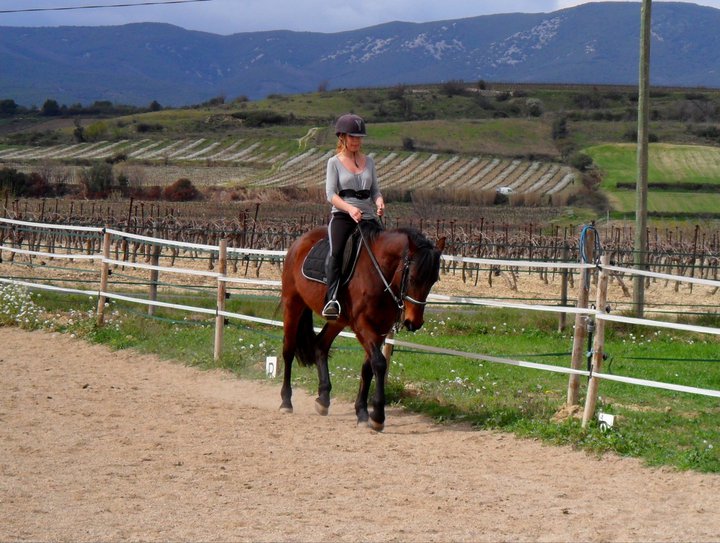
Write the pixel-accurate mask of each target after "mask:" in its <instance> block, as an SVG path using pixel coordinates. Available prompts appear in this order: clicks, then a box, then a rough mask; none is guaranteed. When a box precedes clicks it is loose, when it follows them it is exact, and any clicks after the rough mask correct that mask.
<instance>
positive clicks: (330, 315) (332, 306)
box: [322, 300, 340, 321]
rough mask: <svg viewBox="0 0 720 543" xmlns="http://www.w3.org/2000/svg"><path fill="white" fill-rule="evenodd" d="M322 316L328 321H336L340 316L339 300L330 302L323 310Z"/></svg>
mask: <svg viewBox="0 0 720 543" xmlns="http://www.w3.org/2000/svg"><path fill="white" fill-rule="evenodd" d="M322 316H323V317H325V318H326V319H328V320H331V321H332V320H335V319H337V318H338V317H339V316H340V303H339V302H338V301H337V300H330V301H329V302H328V303H326V304H325V307H323V310H322Z"/></svg>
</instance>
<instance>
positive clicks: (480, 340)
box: [33, 293, 720, 472]
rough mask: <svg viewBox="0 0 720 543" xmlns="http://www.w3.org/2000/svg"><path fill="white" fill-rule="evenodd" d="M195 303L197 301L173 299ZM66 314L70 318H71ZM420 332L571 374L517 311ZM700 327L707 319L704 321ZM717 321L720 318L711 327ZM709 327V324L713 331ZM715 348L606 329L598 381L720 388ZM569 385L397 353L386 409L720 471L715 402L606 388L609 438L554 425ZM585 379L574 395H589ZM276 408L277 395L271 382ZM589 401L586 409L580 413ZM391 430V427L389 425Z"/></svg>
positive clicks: (73, 328) (159, 342) (350, 384)
mask: <svg viewBox="0 0 720 543" xmlns="http://www.w3.org/2000/svg"><path fill="white" fill-rule="evenodd" d="M33 298H34V301H35V302H36V303H37V304H39V305H42V306H44V307H46V308H47V309H48V313H49V314H51V315H53V319H54V322H55V324H53V325H51V326H52V327H53V328H54V329H57V330H60V331H63V332H67V333H75V334H78V335H80V336H82V337H85V338H86V339H87V340H90V341H94V342H99V343H104V344H107V345H109V346H111V347H112V348H114V349H125V348H132V349H137V350H139V351H143V352H151V353H157V354H158V355H160V356H161V357H163V358H167V359H171V360H176V361H179V362H182V363H185V364H190V365H194V366H197V367H200V368H216V367H221V368H225V369H228V370H230V371H232V372H234V373H236V374H237V375H238V376H239V377H242V378H250V379H266V377H265V376H264V363H265V357H266V356H269V355H273V356H278V355H279V352H280V349H281V344H282V332H281V330H280V329H278V328H275V327H270V326H260V325H254V324H253V325H247V326H246V325H245V324H243V323H242V322H238V321H231V323H230V324H229V325H228V326H227V327H226V329H225V340H224V350H223V355H222V357H221V359H220V360H219V361H218V362H215V361H214V360H213V358H212V351H213V334H214V328H213V319H212V318H207V316H205V315H200V316H198V317H192V316H190V315H188V314H187V313H180V312H174V311H172V310H164V309H163V310H159V311H158V315H157V316H156V317H155V318H149V317H147V316H146V315H145V314H144V313H143V311H142V310H139V309H138V306H130V305H126V304H124V303H115V302H113V303H111V306H110V309H109V311H108V316H107V323H106V325H105V326H104V327H103V328H96V327H95V325H94V319H93V317H92V310H93V308H94V300H92V299H90V298H88V297H73V296H64V297H59V296H56V295H54V294H52V293H51V294H45V293H43V294H42V295H40V296H37V295H34V296H33ZM177 302H178V303H188V304H192V303H197V300H192V299H188V300H185V301H183V300H177ZM229 303H230V305H229V310H230V311H235V312H240V313H244V314H251V315H257V316H263V317H266V318H272V319H278V314H277V299H275V298H264V297H246V298H241V297H233V298H231V300H230V301H229ZM69 308H72V309H69ZM426 316H427V319H426V320H427V322H426V326H425V327H424V328H423V329H422V330H420V331H419V332H417V333H415V334H409V333H407V332H401V333H400V334H399V335H398V336H397V337H398V339H402V340H406V341H410V342H413V343H419V344H425V345H430V346H435V347H446V348H451V349H456V350H460V351H467V352H475V353H482V354H486V355H490V356H496V357H506V358H510V359H517V360H527V361H532V362H539V363H543V364H548V365H557V366H561V367H567V366H568V365H569V360H570V355H569V352H570V350H571V348H572V333H571V331H567V332H565V333H558V332H556V331H555V327H556V317H555V316H554V315H548V314H536V313H535V312H526V313H520V312H518V311H516V310H497V309H482V310H474V309H463V310H448V309H441V308H438V307H434V306H431V307H429V308H428V313H427V315H426ZM705 320H707V319H705ZM715 320H716V319H715ZM715 320H713V319H711V322H704V324H712V323H713V322H714V323H715V324H717V323H716V322H715ZM717 347H718V340H717V339H716V338H714V337H706V336H699V335H695V334H690V333H681V332H671V331H667V330H660V331H657V332H655V331H654V330H652V329H649V328H645V327H642V328H640V327H633V326H631V325H614V326H611V327H610V326H609V327H608V333H607V336H606V348H605V351H606V353H607V354H608V355H609V358H608V360H607V361H606V362H605V367H604V371H606V372H609V373H615V374H619V375H625V376H631V377H637V378H641V379H650V380H657V381H665V382H671V383H678V384H685V385H689V386H695V387H701V388H710V389H717V388H718V383H720V356H718V355H717V352H718V348H717ZM363 358H364V353H363V351H362V350H361V349H360V347H359V345H358V344H357V342H356V341H355V340H351V339H344V338H339V339H338V340H337V342H336V344H335V346H334V348H333V351H332V358H331V361H330V369H331V377H332V381H333V394H334V396H335V397H340V398H344V399H347V400H352V399H354V395H355V393H356V390H357V386H358V374H359V368H360V365H361V363H362V360H363ZM567 382H568V377H567V376H566V375H564V374H560V373H551V372H544V371H539V370H534V369H527V368H519V367H515V366H512V365H503V364H497V363H491V362H486V361H480V360H475V359H469V358H461V357H452V356H445V355H436V354H428V353H424V352H414V351H412V350H409V349H401V348H398V349H396V351H395V353H394V354H393V356H392V360H391V365H390V370H389V377H388V390H387V394H388V400H389V402H390V403H397V404H402V405H404V406H406V407H407V408H409V409H412V410H415V411H417V412H421V413H425V414H427V415H430V416H432V417H433V418H435V419H436V420H437V421H438V422H445V423H448V424H452V423H453V422H465V423H470V424H472V425H475V426H477V427H478V428H492V429H498V430H502V431H507V432H514V433H516V434H518V435H521V436H526V437H532V438H537V439H542V440H544V441H546V442H548V443H553V444H563V445H570V446H573V447H576V448H579V449H582V450H586V451H590V452H593V453H597V454H602V453H606V452H615V453H617V454H620V455H626V456H632V457H637V458H641V459H643V460H644V461H645V462H646V463H648V464H649V465H657V466H663V465H664V466H674V467H677V468H679V469H691V470H697V471H703V472H720V454H719V452H718V449H719V448H720V407H718V403H717V399H716V398H708V397H704V396H696V395H690V394H683V393H675V392H669V391H663V390H659V389H652V388H645V387H639V386H633V385H627V384H623V383H614V382H611V381H601V384H600V400H599V405H598V409H600V410H603V411H605V412H609V413H612V414H615V415H617V416H618V418H617V422H616V425H615V427H614V428H612V429H611V430H609V431H607V432H603V431H601V430H600V429H599V427H598V425H597V424H596V423H595V422H594V421H593V423H591V424H590V425H589V427H588V428H587V429H582V428H581V426H580V424H579V422H578V421H577V420H576V419H570V420H565V421H563V422H554V421H553V420H552V417H553V415H554V414H555V413H556V412H557V411H558V410H559V409H560V408H561V407H563V405H564V403H565V398H566V390H567ZM586 382H587V380H586V378H581V395H584V393H585V390H586ZM277 385H278V402H279V388H280V383H279V380H278V383H277ZM294 385H295V386H298V387H303V388H306V389H308V390H309V391H311V392H314V391H315V390H316V387H317V377H316V372H315V370H314V369H312V368H301V367H299V366H298V365H296V366H295V370H294ZM583 401H584V399H581V402H583ZM388 423H389V424H392V421H388Z"/></svg>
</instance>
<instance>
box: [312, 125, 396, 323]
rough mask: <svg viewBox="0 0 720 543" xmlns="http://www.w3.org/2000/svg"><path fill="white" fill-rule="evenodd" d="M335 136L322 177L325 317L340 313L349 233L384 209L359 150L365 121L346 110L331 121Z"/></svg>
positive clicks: (374, 175) (374, 177) (369, 164)
mask: <svg viewBox="0 0 720 543" xmlns="http://www.w3.org/2000/svg"><path fill="white" fill-rule="evenodd" d="M335 135H336V136H337V138H338V142H337V149H336V154H335V156H333V157H331V158H330V159H329V160H328V163H327V175H326V178H325V192H326V194H327V199H328V202H330V203H331V204H332V217H331V218H330V223H329V224H328V237H329V239H330V252H329V253H328V256H327V259H326V261H325V275H326V277H327V285H328V291H327V296H326V303H325V307H324V308H323V310H322V315H323V317H325V318H327V319H328V320H334V319H337V318H338V317H339V316H340V311H341V308H340V304H339V303H338V301H337V294H338V288H339V286H340V266H341V265H342V258H343V252H344V251H345V244H346V242H347V240H348V238H349V237H350V234H352V233H353V231H354V230H355V228H356V227H357V225H358V223H360V222H361V221H375V222H378V217H382V216H383V213H384V212H385V202H384V200H383V197H382V194H380V189H379V188H378V181H377V173H376V172H375V162H374V161H373V159H372V158H371V157H369V156H367V155H365V154H364V153H363V152H362V150H361V148H362V139H363V138H364V137H365V136H366V132H365V121H363V120H362V118H361V117H359V116H357V115H354V114H352V113H346V114H345V115H342V116H340V118H338V120H337V122H336V123H335ZM373 203H374V207H373Z"/></svg>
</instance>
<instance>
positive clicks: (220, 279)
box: [0, 218, 720, 397]
mask: <svg viewBox="0 0 720 543" xmlns="http://www.w3.org/2000/svg"><path fill="white" fill-rule="evenodd" d="M12 226H22V227H24V228H36V229H39V230H47V231H53V230H58V231H70V232H78V233H80V232H82V233H95V234H97V235H101V234H102V235H104V236H106V241H107V239H108V237H115V238H121V239H133V240H137V241H140V242H145V243H150V244H155V245H160V246H162V245H166V246H172V247H176V248H182V249H186V250H192V251H204V252H210V253H217V254H218V255H219V254H220V247H219V246H215V245H203V244H197V243H185V242H180V241H173V240H165V239H160V238H152V237H147V236H140V235H137V234H132V233H128V232H123V231H120V230H113V229H103V228H96V227H80V226H70V225H57V224H43V223H35V222H27V221H18V220H13V219H6V218H0V228H8V227H12ZM5 239H6V240H7V237H6V238H5ZM106 250H107V247H106ZM3 251H7V252H10V253H16V254H23V255H28V256H36V257H45V258H53V259H70V260H81V259H83V260H90V261H95V262H98V263H100V264H101V266H102V270H107V269H108V268H109V267H110V266H124V267H128V268H136V269H145V270H150V271H151V272H160V271H162V272H163V273H171V274H172V273H174V274H188V275H196V276H202V277H206V278H209V279H213V280H215V281H216V282H217V285H218V288H220V285H221V284H228V283H233V284H241V285H256V286H260V287H263V288H278V287H280V281H273V280H266V279H248V278H237V277H229V276H227V275H226V274H222V273H220V272H214V271H203V270H196V269H190V268H181V267H175V266H173V267H167V266H159V265H153V264H142V263H137V262H129V261H126V260H122V261H121V260H117V259H112V258H109V257H108V256H104V255H103V254H83V253H79V252H77V251H76V252H72V253H70V252H68V253H50V252H42V251H33V250H29V249H23V248H22V247H13V246H12V245H6V244H2V245H0V256H2V252H3ZM226 251H227V252H228V253H234V254H238V255H257V256H265V257H271V258H278V259H282V258H283V257H284V255H285V252H284V251H263V250H257V249H243V248H227V249H226ZM107 252H109V251H107ZM443 258H444V259H445V260H447V261H452V262H458V263H463V262H471V263H476V264H486V265H491V266H513V267H517V268H521V267H533V268H538V267H547V268H559V269H575V270H586V269H599V270H600V271H601V272H602V271H605V272H606V273H607V272H620V273H625V274H630V275H632V274H641V275H645V276H650V277H654V278H662V279H667V280H671V281H679V282H690V283H695V284H702V285H706V286H710V287H720V281H713V280H708V279H697V278H693V277H683V276H674V275H667V274H659V273H655V272H648V271H637V270H634V269H631V268H622V267H618V266H611V265H607V264H605V265H604V266H603V265H602V264H598V263H577V264H574V263H563V262H538V261H517V260H494V259H481V258H469V257H462V256H454V255H444V256H443ZM102 270H98V271H99V273H102ZM106 279H107V278H106ZM0 283H5V284H16V285H21V286H24V287H27V288H32V289H44V290H52V291H57V292H66V293H72V294H83V295H90V296H97V297H99V299H100V300H104V299H116V300H122V301H125V302H129V303H136V304H143V305H147V306H155V307H165V308H172V309H177V310H182V311H189V312H195V313H201V314H207V315H214V316H215V317H223V318H225V317H226V318H233V319H238V320H244V321H247V322H254V323H258V324H264V325H270V326H279V327H281V326H282V322H281V321H276V320H271V319H264V318H259V317H254V316H250V315H243V314H239V313H233V312H229V311H225V309H224V307H220V304H218V307H216V308H203V307H198V306H190V305H182V304H174V303H168V302H160V301H157V300H154V299H145V298H140V297H137V296H130V295H127V294H121V293H117V292H111V291H109V290H107V289H104V288H102V287H101V288H100V289H97V290H89V289H76V288H66V287H59V286H54V285H47V284H43V283H39V282H32V281H23V280H17V279H11V278H6V277H0ZM429 301H431V302H435V303H439V304H443V305H468V304H469V305H477V306H485V307H497V308H511V309H518V310H532V311H547V312H555V313H567V314H574V315H576V316H577V315H581V316H582V315H585V316H587V317H588V318H593V319H597V320H602V321H606V322H623V323H629V324H633V325H642V326H649V327H660V328H669V329H675V330H684V331H690V332H695V333H700V334H711V335H719V334H720V329H718V328H713V327H707V326H697V325H688V324H679V323H673V322H667V321H659V320H650V319H641V318H632V317H625V316H620V315H611V314H609V313H608V312H606V311H604V310H596V309H589V308H582V307H564V306H549V305H539V304H524V303H523V304H520V303H513V302H508V301H505V300H491V299H481V298H472V297H460V296H447V295H438V294H431V295H430V297H429ZM103 308H104V303H103V304H100V303H99V304H98V312H99V313H100V316H101V314H102V311H103ZM218 320H219V321H222V319H218ZM101 321H102V319H101V318H100V319H99V322H101ZM220 326H222V325H220ZM576 330H577V326H576ZM342 335H343V336H345V337H354V335H353V334H352V333H348V332H345V333H343V334H342ZM596 339H597V338H596ZM216 341H217V336H216ZM387 343H389V344H391V345H397V346H402V347H407V348H411V349H414V350H418V351H425V352H429V353H436V354H443V355H448V356H457V357H464V358H469V359H476V360H483V361H487V362H492V363H498V364H507V365H513V366H518V367H523V368H529V369H534V370H540V371H549V372H555V373H564V374H569V375H571V376H586V377H591V378H594V379H605V380H608V381H615V382H621V383H626V384H630V385H637V386H645V387H653V388H657V389H664V390H670V391H675V392H683V393H690V394H698V395H704V396H711V397H720V391H718V390H711V389H703V388H697V387H691V386H686V385H681V384H672V383H664V382H658V381H650V380H645V379H637V378H633V377H625V376H619V375H613V374H607V373H601V372H599V371H592V372H591V371H586V370H581V369H573V368H565V367H561V366H554V365H549V364H538V363H534V362H528V361H523V360H513V359H509V358H502V357H496V356H490V355H485V354H479V353H469V352H463V351H456V350H452V349H442V348H438V347H431V346H427V345H422V344H418V343H411V342H407V341H401V340H397V339H394V338H393V339H388V340H387ZM217 352H218V351H217V349H216V355H217Z"/></svg>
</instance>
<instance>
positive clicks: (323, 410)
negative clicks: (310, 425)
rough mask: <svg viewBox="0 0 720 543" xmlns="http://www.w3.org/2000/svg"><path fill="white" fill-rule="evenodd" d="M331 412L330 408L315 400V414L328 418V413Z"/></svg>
mask: <svg viewBox="0 0 720 543" xmlns="http://www.w3.org/2000/svg"><path fill="white" fill-rule="evenodd" d="M329 411H330V408H329V407H327V406H325V405H323V404H321V403H320V402H319V401H317V400H315V412H316V413H317V414H318V415H322V416H323V417H326V416H327V414H328V412H329Z"/></svg>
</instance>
